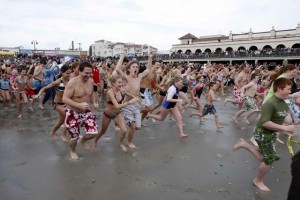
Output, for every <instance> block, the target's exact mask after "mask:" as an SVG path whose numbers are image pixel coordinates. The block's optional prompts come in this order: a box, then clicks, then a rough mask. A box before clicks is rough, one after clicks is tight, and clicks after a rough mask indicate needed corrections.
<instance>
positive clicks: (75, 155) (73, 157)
mask: <svg viewBox="0 0 300 200" xmlns="http://www.w3.org/2000/svg"><path fill="white" fill-rule="evenodd" d="M70 155H71V158H72V160H79V157H78V156H77V154H76V153H75V152H72V151H70Z"/></svg>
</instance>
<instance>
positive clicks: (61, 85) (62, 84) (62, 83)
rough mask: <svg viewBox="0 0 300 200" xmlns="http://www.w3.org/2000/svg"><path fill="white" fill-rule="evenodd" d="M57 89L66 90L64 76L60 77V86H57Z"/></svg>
mask: <svg viewBox="0 0 300 200" xmlns="http://www.w3.org/2000/svg"><path fill="white" fill-rule="evenodd" d="M56 90H57V91H60V92H63V91H65V84H64V82H63V80H62V78H60V84H59V86H58V87H57V89H56Z"/></svg>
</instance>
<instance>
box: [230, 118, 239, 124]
mask: <svg viewBox="0 0 300 200" xmlns="http://www.w3.org/2000/svg"><path fill="white" fill-rule="evenodd" d="M231 119H232V121H233V122H235V123H239V121H238V120H237V119H236V118H235V117H232V118H231Z"/></svg>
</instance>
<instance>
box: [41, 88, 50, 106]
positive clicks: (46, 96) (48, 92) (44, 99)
mask: <svg viewBox="0 0 300 200" xmlns="http://www.w3.org/2000/svg"><path fill="white" fill-rule="evenodd" d="M51 96H52V88H49V89H47V90H45V95H44V98H43V101H42V104H43V105H45V103H46V102H47V101H48V100H49V99H50V97H51Z"/></svg>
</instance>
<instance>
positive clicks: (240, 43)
mask: <svg viewBox="0 0 300 200" xmlns="http://www.w3.org/2000/svg"><path fill="white" fill-rule="evenodd" d="M179 40H180V44H174V45H172V49H171V51H172V52H174V53H186V54H190V53H194V54H199V53H203V52H222V51H227V52H232V51H243V50H253V51H255V50H263V49H266V50H267V49H277V48H280V49H281V48H300V24H298V26H297V27H296V28H295V29H288V30H275V28H274V27H272V29H271V30H270V31H266V32H256V33H255V32H253V31H252V29H250V31H249V32H248V33H242V34H233V33H232V32H231V31H230V33H229V35H228V36H226V35H212V36H200V37H196V36H194V35H192V34H190V33H188V34H186V35H184V36H182V37H181V38H179Z"/></svg>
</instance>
